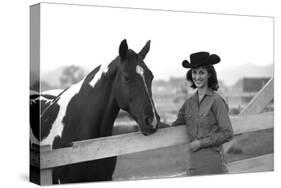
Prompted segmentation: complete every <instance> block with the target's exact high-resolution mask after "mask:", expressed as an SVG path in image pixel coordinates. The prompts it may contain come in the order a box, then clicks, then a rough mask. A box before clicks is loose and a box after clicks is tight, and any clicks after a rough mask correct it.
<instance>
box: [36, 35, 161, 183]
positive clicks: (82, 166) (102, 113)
mask: <svg viewBox="0 0 281 188" xmlns="http://www.w3.org/2000/svg"><path fill="white" fill-rule="evenodd" d="M149 46H150V41H149V42H147V44H146V45H145V47H144V48H143V49H142V50H141V51H140V53H139V54H137V53H135V52H134V51H132V50H130V49H128V45H127V42H126V40H123V41H122V42H121V44H120V47H119V56H118V57H117V58H115V59H114V60H113V61H112V62H111V63H110V64H109V65H108V67H107V71H105V72H103V73H101V72H99V71H102V70H101V66H98V67H97V68H95V69H94V70H93V71H92V72H91V73H90V74H88V75H87V76H86V78H85V79H84V80H83V83H81V86H80V85H78V86H79V87H80V88H79V90H78V91H76V93H73V95H71V98H70V100H69V101H68V103H67V106H66V110H65V112H64V114H63V116H62V122H61V123H62V124H63V131H62V135H61V136H60V137H59V136H57V137H55V138H54V141H53V143H52V148H53V149H57V148H62V147H67V146H71V144H72V142H74V141H79V140H85V139H93V138H98V137H104V136H111V135H112V129H113V124H114V121H115V119H116V117H117V114H118V112H119V110H120V108H122V109H123V110H126V111H128V113H129V114H130V115H131V116H132V117H133V118H134V119H135V120H136V121H137V123H138V124H139V126H140V130H141V131H142V133H143V134H144V135H149V134H152V133H154V132H155V131H156V128H157V127H156V128H155V127H152V126H151V122H152V121H150V120H151V119H153V118H155V119H157V123H159V116H158V114H156V117H155V116H154V110H153V109H154V105H153V104H151V95H152V94H151V82H152V79H153V75H152V72H151V71H150V70H149V69H148V68H147V67H146V65H145V64H144V62H143V58H144V57H145V56H146V54H147V53H148V51H149ZM137 65H139V66H142V67H143V69H144V70H145V71H144V76H145V79H146V80H145V82H146V84H145V85H147V86H148V89H149V91H148V92H149V93H147V91H146V89H145V87H144V83H143V80H142V78H141V77H140V75H138V74H137V73H136V66H137ZM98 72H99V75H100V78H99V79H98V80H97V82H95V83H91V81H92V80H93V79H94V78H95V76H97V73H98ZM70 91H72V90H70ZM68 94H69V92H68ZM63 97H64V93H61V94H60V95H59V96H57V97H56V98H54V99H53V100H52V102H51V103H48V104H47V103H44V102H42V103H41V105H42V106H43V107H44V110H43V111H41V112H43V114H42V113H41V118H42V119H41V122H42V124H41V126H42V127H41V131H43V132H41V137H42V136H43V137H42V138H41V139H40V140H43V139H44V138H45V137H46V136H48V133H49V131H50V130H51V128H52V124H53V123H54V121H55V120H56V119H57V115H58V112H59V110H60V106H59V105H58V101H59V100H60V99H62V98H63ZM50 104H51V105H50ZM36 105H38V103H36ZM32 109H33V108H32ZM35 109H38V108H35ZM32 112H35V114H36V117H37V118H38V117H39V112H38V111H36V110H35V111H31V113H32ZM32 116H34V114H33V115H32ZM36 117H35V118H36ZM38 122H39V121H38ZM31 127H32V130H33V129H35V132H36V131H38V130H37V129H36V127H34V125H32V123H31ZM35 134H36V133H35ZM37 136H38V135H37ZM116 160H117V157H110V158H106V159H100V160H94V161H89V162H83V163H78V164H73V165H67V166H62V167H57V168H55V169H54V170H53V183H59V182H60V183H70V182H85V181H105V180H112V175H113V172H114V169H115V165H116Z"/></svg>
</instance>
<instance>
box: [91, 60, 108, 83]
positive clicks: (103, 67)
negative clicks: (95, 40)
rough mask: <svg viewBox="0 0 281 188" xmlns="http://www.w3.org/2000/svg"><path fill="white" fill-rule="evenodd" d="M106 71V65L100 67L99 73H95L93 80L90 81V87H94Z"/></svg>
mask: <svg viewBox="0 0 281 188" xmlns="http://www.w3.org/2000/svg"><path fill="white" fill-rule="evenodd" d="M107 71H108V65H107V64H106V65H104V64H102V65H100V69H99V71H98V72H97V73H96V75H95V76H94V78H93V79H92V80H91V81H90V83H89V84H90V86H91V87H95V85H96V83H97V82H98V81H99V79H100V78H101V76H102V75H103V74H105V73H106V72H107Z"/></svg>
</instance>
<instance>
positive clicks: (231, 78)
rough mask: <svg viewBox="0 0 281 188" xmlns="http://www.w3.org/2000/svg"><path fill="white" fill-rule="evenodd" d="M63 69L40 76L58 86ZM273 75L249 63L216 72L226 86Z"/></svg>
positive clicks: (158, 83) (270, 69)
mask: <svg viewBox="0 0 281 188" xmlns="http://www.w3.org/2000/svg"><path fill="white" fill-rule="evenodd" d="M64 68H65V66H64V67H59V68H57V69H55V70H52V71H49V72H48V73H46V74H43V75H42V76H41V79H42V80H43V81H46V82H47V83H48V84H50V85H51V86H58V85H59V84H60V76H61V74H62V71H63V70H64ZM81 68H82V69H83V70H84V72H85V74H87V73H88V72H89V71H91V70H92V68H89V67H81ZM272 75H273V64H270V65H266V66H257V65H254V64H251V63H247V64H244V65H240V66H237V67H233V68H228V69H225V70H223V71H220V72H218V78H219V79H220V80H222V81H223V83H224V84H225V85H226V86H232V85H234V84H235V83H236V82H237V81H238V80H239V79H241V78H243V77H271V76H272ZM179 79H180V80H177V78H171V80H170V81H171V82H176V81H179V82H181V80H182V81H185V79H184V77H183V78H179ZM153 85H155V86H161V85H166V83H165V81H163V80H157V78H156V79H155V80H154V81H153Z"/></svg>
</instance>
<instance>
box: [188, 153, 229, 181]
mask: <svg viewBox="0 0 281 188" xmlns="http://www.w3.org/2000/svg"><path fill="white" fill-rule="evenodd" d="M225 173H228V170H227V167H226V163H225V160H224V155H223V151H222V152H218V151H216V150H214V148H206V149H200V150H198V151H196V152H190V161H189V167H188V168H187V175H189V176H194V175H210V174H225Z"/></svg>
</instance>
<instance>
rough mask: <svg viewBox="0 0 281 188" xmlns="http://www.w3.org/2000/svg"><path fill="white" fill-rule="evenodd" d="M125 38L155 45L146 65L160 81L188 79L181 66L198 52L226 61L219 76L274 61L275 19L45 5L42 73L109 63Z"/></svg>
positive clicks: (133, 45) (137, 47) (134, 44)
mask: <svg viewBox="0 0 281 188" xmlns="http://www.w3.org/2000/svg"><path fill="white" fill-rule="evenodd" d="M123 39H127V42H128V46H129V48H131V49H133V50H134V51H136V52H139V51H140V50H141V49H142V47H143V46H144V45H145V43H146V41H147V40H151V48H150V51H149V53H148V55H147V56H146V59H145V62H146V64H147V65H148V67H149V68H150V69H151V71H152V72H153V74H154V77H155V79H169V78H170V77H179V76H184V75H185V72H186V69H183V68H182V66H181V62H182V61H183V60H184V59H188V60H189V55H190V54H191V53H194V52H198V51H208V52H210V53H211V54H213V53H215V54H217V55H219V56H220V57H221V63H220V64H218V65H216V68H217V70H218V72H220V71H223V70H225V69H231V68H232V67H235V66H239V65H243V64H245V63H252V64H255V65H259V66H264V65H268V64H271V63H273V61H274V60H273V40H274V39H273V18H270V17H259V16H237V15H223V14H208V13H194V12H177V11H159V10H158V11H156V10H139V9H124V8H108V7H94V6H77V5H61V4H48V3H43V4H41V44H40V50H41V51H40V55H41V57H40V58H41V59H40V61H41V73H42V74H44V73H47V72H49V71H51V70H54V69H56V68H58V67H61V66H66V65H77V66H82V67H87V68H90V67H92V68H95V67H96V66H98V65H100V64H102V63H108V62H110V61H111V60H113V59H114V58H115V57H116V56H117V55H118V48H119V45H120V42H121V41H122V40H123Z"/></svg>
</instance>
